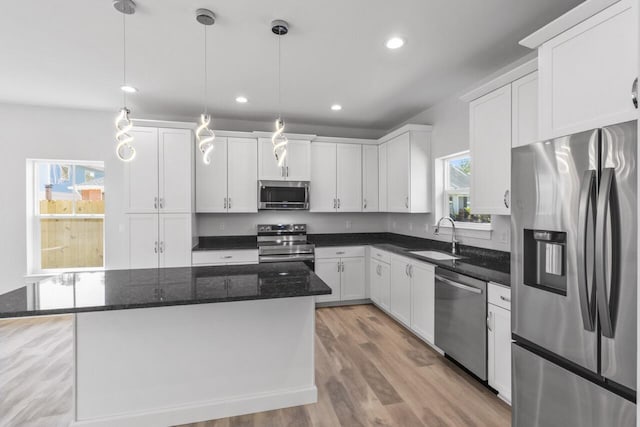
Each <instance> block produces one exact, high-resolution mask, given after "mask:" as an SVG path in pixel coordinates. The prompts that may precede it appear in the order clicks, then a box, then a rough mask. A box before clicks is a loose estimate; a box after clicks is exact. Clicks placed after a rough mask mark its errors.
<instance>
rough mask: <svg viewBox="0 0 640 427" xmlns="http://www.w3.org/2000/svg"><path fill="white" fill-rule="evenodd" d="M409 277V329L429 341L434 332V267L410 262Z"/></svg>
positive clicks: (431, 339)
mask: <svg viewBox="0 0 640 427" xmlns="http://www.w3.org/2000/svg"><path fill="white" fill-rule="evenodd" d="M409 276H410V277H411V329H412V330H413V331H414V332H415V333H416V334H418V335H420V336H421V337H422V338H424V339H425V340H427V341H429V342H434V334H435V329H434V328H435V309H436V305H435V267H434V266H432V265H430V264H424V263H416V262H414V263H412V264H411V266H410V267H409Z"/></svg>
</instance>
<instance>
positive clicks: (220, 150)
mask: <svg viewBox="0 0 640 427" xmlns="http://www.w3.org/2000/svg"><path fill="white" fill-rule="evenodd" d="M214 147H215V148H214V150H213V152H212V155H211V164H209V165H205V164H204V163H203V162H202V158H201V156H200V152H199V151H197V150H196V156H195V157H196V159H195V163H196V212H198V213H213V212H229V213H241V212H257V211H258V184H257V181H258V174H257V168H258V146H257V140H256V139H253V138H231V137H229V138H226V137H216V139H215V140H214Z"/></svg>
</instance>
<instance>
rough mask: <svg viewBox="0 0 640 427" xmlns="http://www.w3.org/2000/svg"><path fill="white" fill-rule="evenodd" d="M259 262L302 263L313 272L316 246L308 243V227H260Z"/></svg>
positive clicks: (285, 225)
mask: <svg viewBox="0 0 640 427" xmlns="http://www.w3.org/2000/svg"><path fill="white" fill-rule="evenodd" d="M258 260H259V261H260V262H261V263H262V262H290V261H301V262H304V263H305V264H307V265H308V266H309V267H310V268H311V269H312V270H313V268H314V264H315V245H313V244H311V243H309V242H308V241H307V225H306V224H260V225H258Z"/></svg>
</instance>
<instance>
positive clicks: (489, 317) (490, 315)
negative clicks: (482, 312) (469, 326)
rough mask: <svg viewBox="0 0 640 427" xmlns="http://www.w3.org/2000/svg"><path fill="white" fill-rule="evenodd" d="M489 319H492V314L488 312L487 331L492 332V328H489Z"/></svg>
mask: <svg viewBox="0 0 640 427" xmlns="http://www.w3.org/2000/svg"><path fill="white" fill-rule="evenodd" d="M491 317H492V313H491V312H489V316H488V317H487V329H489V331H491V332H493V328H492V327H491Z"/></svg>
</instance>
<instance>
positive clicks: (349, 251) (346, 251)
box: [316, 246, 364, 259]
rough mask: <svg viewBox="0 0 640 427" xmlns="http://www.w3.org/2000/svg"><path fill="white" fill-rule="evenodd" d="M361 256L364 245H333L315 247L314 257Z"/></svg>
mask: <svg viewBox="0 0 640 427" xmlns="http://www.w3.org/2000/svg"><path fill="white" fill-rule="evenodd" d="M363 256H364V246H335V247H331V248H316V259H323V258H354V257H363Z"/></svg>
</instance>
